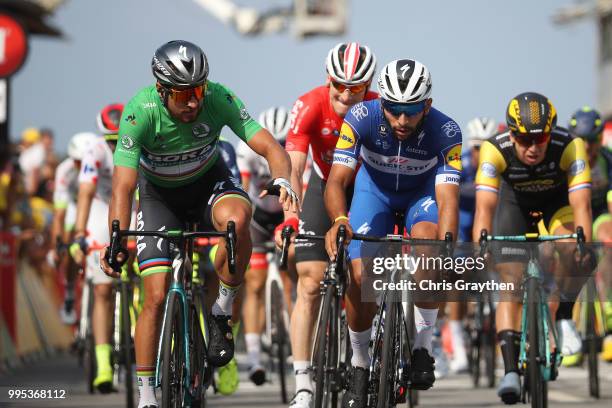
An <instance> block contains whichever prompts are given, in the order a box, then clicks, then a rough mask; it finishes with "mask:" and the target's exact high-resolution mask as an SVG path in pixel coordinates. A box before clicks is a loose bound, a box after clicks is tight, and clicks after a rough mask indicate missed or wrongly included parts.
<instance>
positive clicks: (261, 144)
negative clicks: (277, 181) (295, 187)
mask: <svg viewBox="0 0 612 408" xmlns="http://www.w3.org/2000/svg"><path fill="white" fill-rule="evenodd" d="M247 144H248V145H249V147H250V148H251V149H253V151H254V152H255V153H257V154H258V155H260V156H263V157H264V158H265V159H266V161H267V162H268V167H270V174H271V175H272V178H278V177H282V178H284V179H287V180H289V176H290V174H291V162H290V161H289V156H288V155H287V152H286V151H285V149H283V147H282V146H281V145H280V144H279V143H278V142H277V141H276V140H274V137H273V136H272V135H271V134H270V132H268V131H267V130H266V129H261V130H260V131H259V132H257V133H255V135H253V137H252V138H251V140H249V141H248V143H247Z"/></svg>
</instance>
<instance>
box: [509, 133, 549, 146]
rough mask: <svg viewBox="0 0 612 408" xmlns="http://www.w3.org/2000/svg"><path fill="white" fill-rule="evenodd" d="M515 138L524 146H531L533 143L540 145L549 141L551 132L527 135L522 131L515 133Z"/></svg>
mask: <svg viewBox="0 0 612 408" xmlns="http://www.w3.org/2000/svg"><path fill="white" fill-rule="evenodd" d="M514 140H516V143H518V144H520V145H521V146H523V147H529V146H531V145H533V144H536V145H540V144H544V143H548V141H549V140H550V133H540V134H538V135H526V134H522V133H514Z"/></svg>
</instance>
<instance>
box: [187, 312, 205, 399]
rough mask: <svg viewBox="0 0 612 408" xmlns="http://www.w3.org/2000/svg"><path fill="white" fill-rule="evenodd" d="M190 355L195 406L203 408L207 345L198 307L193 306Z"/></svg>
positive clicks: (190, 319)
mask: <svg viewBox="0 0 612 408" xmlns="http://www.w3.org/2000/svg"><path fill="white" fill-rule="evenodd" d="M189 322H190V328H189V353H190V354H189V355H190V366H191V379H190V380H191V383H190V387H191V392H192V398H193V399H192V401H191V406H192V407H193V408H202V407H203V406H205V404H206V383H205V380H206V377H207V375H206V366H207V364H206V345H205V342H204V335H203V334H202V329H201V326H200V319H199V316H198V309H197V307H196V306H194V305H192V306H191V312H190V315H189Z"/></svg>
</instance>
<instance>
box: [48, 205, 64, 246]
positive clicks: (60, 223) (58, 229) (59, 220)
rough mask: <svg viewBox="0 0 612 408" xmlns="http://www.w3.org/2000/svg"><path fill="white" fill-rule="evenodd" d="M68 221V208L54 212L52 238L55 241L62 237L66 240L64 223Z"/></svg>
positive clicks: (56, 209)
mask: <svg viewBox="0 0 612 408" xmlns="http://www.w3.org/2000/svg"><path fill="white" fill-rule="evenodd" d="M65 220H66V208H55V209H54V210H53V224H52V225H51V238H52V239H53V244H54V245H55V240H56V239H57V237H60V238H61V239H62V241H63V240H64V222H65Z"/></svg>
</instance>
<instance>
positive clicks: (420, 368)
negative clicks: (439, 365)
mask: <svg viewBox="0 0 612 408" xmlns="http://www.w3.org/2000/svg"><path fill="white" fill-rule="evenodd" d="M434 364H435V360H434V359H433V357H431V356H430V355H429V352H428V351H427V350H426V349H424V348H419V349H416V350H414V351H413V353H412V362H411V367H410V384H411V388H414V389H415V390H428V389H430V388H431V387H432V385H433V383H434V381H436V376H435V375H434Z"/></svg>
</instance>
